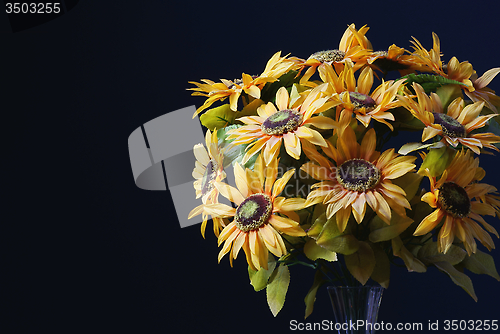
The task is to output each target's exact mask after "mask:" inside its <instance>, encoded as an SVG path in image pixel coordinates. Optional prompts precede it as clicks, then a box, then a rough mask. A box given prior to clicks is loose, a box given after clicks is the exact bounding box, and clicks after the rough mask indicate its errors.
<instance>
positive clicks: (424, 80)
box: [398, 73, 467, 94]
mask: <svg viewBox="0 0 500 334" xmlns="http://www.w3.org/2000/svg"><path fill="white" fill-rule="evenodd" d="M403 79H404V80H405V84H406V86H407V87H411V85H412V83H414V82H416V83H418V84H420V86H422V88H423V89H424V90H425V93H427V94H429V93H430V92H435V91H436V89H438V88H439V87H442V86H444V85H449V84H453V85H461V86H465V87H467V85H466V84H464V83H462V82H460V81H456V80H451V79H448V78H445V77H442V76H439V75H434V74H414V73H412V74H408V75H405V76H403V77H401V78H399V79H398V80H403Z"/></svg>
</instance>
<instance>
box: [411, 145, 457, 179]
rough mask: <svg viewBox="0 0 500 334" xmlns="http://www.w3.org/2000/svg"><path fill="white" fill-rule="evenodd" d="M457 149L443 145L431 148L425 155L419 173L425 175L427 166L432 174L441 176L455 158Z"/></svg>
mask: <svg viewBox="0 0 500 334" xmlns="http://www.w3.org/2000/svg"><path fill="white" fill-rule="evenodd" d="M455 152H456V151H455V150H454V149H452V148H450V147H441V148H435V149H430V150H429V153H427V156H426V157H425V159H424V161H423V162H422V165H421V166H420V169H419V170H418V173H419V174H421V175H423V172H424V171H425V169H426V168H428V169H429V172H430V174H431V176H440V175H441V174H443V172H444V170H445V169H446V167H448V165H449V164H450V163H451V160H453V157H454V156H455Z"/></svg>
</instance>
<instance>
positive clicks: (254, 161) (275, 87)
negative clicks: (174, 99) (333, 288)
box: [190, 24, 500, 317]
mask: <svg viewBox="0 0 500 334" xmlns="http://www.w3.org/2000/svg"><path fill="white" fill-rule="evenodd" d="M367 31H368V27H366V26H363V27H361V28H360V29H356V27H355V25H354V24H352V25H350V26H349V27H348V28H347V29H346V31H345V33H344V34H343V36H342V39H341V40H340V43H339V46H338V49H334V50H326V51H320V52H316V53H314V54H312V55H311V56H309V58H307V60H305V59H301V58H297V57H290V56H288V55H287V56H284V57H282V56H281V52H277V53H276V54H274V55H273V56H272V57H271V59H270V60H269V61H268V62H267V65H266V67H265V68H264V71H263V72H262V73H261V74H260V75H249V74H246V73H243V74H242V76H241V78H238V79H235V80H232V81H231V80H226V79H221V80H220V82H214V81H211V80H205V79H204V80H201V81H202V82H201V83H198V82H191V83H192V84H194V85H195V86H196V88H190V89H191V90H193V91H194V93H193V94H192V95H196V96H204V97H206V100H205V102H204V104H203V105H202V106H201V107H200V108H198V109H197V111H196V114H195V115H194V116H193V117H195V116H196V115H198V114H200V113H203V114H201V116H200V117H199V118H200V121H201V123H202V124H203V126H204V127H206V128H207V131H206V143H204V144H201V143H200V144H198V145H196V146H195V147H194V155H195V156H196V159H197V161H196V166H195V168H194V170H193V177H194V178H195V179H196V180H195V181H194V188H195V191H196V197H197V198H201V204H200V205H199V206H198V207H196V208H194V209H193V210H192V211H191V213H190V217H194V216H197V215H200V214H201V215H202V218H203V223H202V225H201V232H202V234H203V237H204V236H205V229H206V226H207V223H208V220H209V219H211V220H212V222H213V223H212V224H213V232H214V233H215V236H217V237H218V244H219V246H221V245H222V249H221V250H220V253H219V262H220V261H221V259H222V258H224V257H225V256H226V255H227V257H228V258H229V261H230V264H231V266H232V265H233V261H234V260H235V259H236V258H237V256H238V254H240V253H241V251H243V253H244V254H245V257H246V261H247V264H248V272H249V276H250V281H251V284H252V285H253V287H254V288H255V290H256V291H259V290H262V289H267V300H268V304H269V307H270V309H271V311H272V313H273V314H274V315H275V316H276V314H277V313H278V312H279V311H280V310H281V308H282V307H283V304H284V302H285V296H286V292H287V289H288V285H289V280H290V272H289V269H288V267H290V266H292V265H296V264H299V265H303V266H305V267H309V268H311V269H312V270H314V280H313V284H312V286H311V288H310V290H309V292H308V293H307V295H306V296H305V299H304V300H305V304H306V311H305V316H306V317H307V316H308V315H310V314H311V312H312V310H313V304H314V301H315V298H316V293H317V291H318V288H319V287H320V286H322V285H323V284H333V285H347V286H353V285H365V284H367V283H368V282H369V280H370V279H371V281H370V282H376V283H378V284H379V285H380V286H382V287H384V288H387V287H388V285H389V276H390V267H391V264H398V262H401V264H403V263H404V265H405V266H406V267H407V269H408V271H414V272H425V271H426V270H427V268H428V267H430V266H434V267H436V268H438V269H439V270H440V271H442V272H444V273H446V274H447V275H449V276H450V278H451V279H452V281H453V282H454V283H456V284H458V285H460V286H461V287H462V288H464V289H465V291H467V293H469V294H470V295H471V296H472V298H474V299H476V295H475V293H474V289H473V286H472V282H471V280H470V278H469V277H468V276H467V273H468V272H472V273H475V274H487V275H490V276H492V277H494V278H496V279H497V280H500V277H499V275H498V273H497V271H496V269H495V265H494V261H493V258H492V257H491V256H490V255H488V254H487V253H485V252H483V251H481V250H480V249H479V248H478V247H477V241H479V243H481V244H482V245H483V246H484V247H485V248H486V249H487V250H489V251H491V249H493V248H494V247H495V246H494V243H493V239H492V237H491V234H494V235H496V236H497V237H498V233H497V231H496V230H495V228H494V227H493V226H491V225H490V224H489V223H487V222H486V220H485V219H484V218H483V216H488V215H489V216H493V217H494V216H497V217H500V197H499V196H498V193H497V192H496V190H497V189H496V188H495V187H494V186H493V185H489V184H486V183H483V182H481V180H482V179H483V178H484V176H485V173H486V171H485V170H484V169H483V168H481V167H480V159H479V156H480V155H482V154H492V152H493V151H499V147H500V146H499V144H498V143H500V136H499V134H500V126H499V123H498V118H496V119H495V117H496V116H498V113H497V112H498V111H497V107H500V97H498V96H497V95H495V92H494V91H493V90H491V89H489V88H488V87H487V86H488V84H489V83H490V82H491V80H492V79H493V78H494V77H495V76H496V75H497V74H498V73H499V72H500V68H494V69H491V70H489V71H487V72H486V73H484V74H483V75H482V76H480V77H478V75H477V74H476V72H475V71H474V69H473V67H472V65H471V64H470V63H469V62H467V61H464V62H459V60H458V59H457V58H456V57H453V58H451V59H450V60H449V62H448V63H444V62H443V61H442V54H441V51H440V41H439V39H438V36H437V35H436V34H433V36H432V37H433V46H432V49H430V50H427V49H426V48H424V47H423V46H422V44H421V43H420V42H419V41H418V40H416V39H414V40H413V41H412V42H411V43H412V49H413V50H412V51H408V50H405V49H403V48H400V47H398V46H396V45H391V46H390V47H389V48H388V49H387V50H385V51H373V49H372V45H371V43H370V42H369V40H368V38H367V37H366V33H367ZM391 75H392V76H393V77H394V79H391V80H389V79H388V76H391ZM227 98H228V103H225V104H221V105H219V106H217V107H212V105H213V104H214V103H215V102H222V101H224V100H226V99H227ZM415 133H416V134H417V136H418V139H417V140H419V142H408V141H409V139H408V138H411V135H412V134H415ZM420 134H421V136H420ZM398 136H399V137H398ZM420 137H421V140H420ZM420 141H421V142H420ZM229 172H230V173H231V174H234V184H230V183H231V182H229V181H227V179H229V177H228V175H229V174H230V173H229ZM226 199H227V200H229V201H230V202H232V203H233V204H232V205H231V203H230V202H229V201H226ZM223 201H226V204H225V203H223Z"/></svg>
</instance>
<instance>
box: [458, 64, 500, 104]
mask: <svg viewBox="0 0 500 334" xmlns="http://www.w3.org/2000/svg"><path fill="white" fill-rule="evenodd" d="M498 73H500V67H496V68H492V69H491V70H488V71H486V72H485V73H484V74H483V75H482V76H481V77H479V78H478V77H477V75H476V73H474V74H473V75H472V77H471V80H472V85H473V86H474V91H472V92H470V91H468V90H466V91H465V95H467V96H468V97H469V99H471V100H472V101H473V102H477V101H483V102H484V104H485V105H486V107H488V108H489V109H490V110H491V111H493V112H494V113H498V110H497V108H496V106H500V97H499V96H497V95H495V91H494V90H492V89H490V88H488V87H486V86H488V84H489V83H490V82H491V80H493V79H494V78H495V77H496V76H497V74H498Z"/></svg>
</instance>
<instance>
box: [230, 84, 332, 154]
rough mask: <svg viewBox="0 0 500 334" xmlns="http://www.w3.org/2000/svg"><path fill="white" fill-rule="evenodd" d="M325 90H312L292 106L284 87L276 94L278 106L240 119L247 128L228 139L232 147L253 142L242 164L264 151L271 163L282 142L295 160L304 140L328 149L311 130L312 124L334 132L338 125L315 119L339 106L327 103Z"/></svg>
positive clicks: (260, 109) (271, 104)
mask: <svg viewBox="0 0 500 334" xmlns="http://www.w3.org/2000/svg"><path fill="white" fill-rule="evenodd" d="M324 87H325V86H324V85H320V86H317V87H316V88H314V89H312V90H311V91H310V92H309V94H308V95H307V97H306V98H305V99H304V100H303V102H302V103H300V99H298V100H297V101H299V103H298V105H297V106H294V105H293V103H294V102H296V101H292V100H291V99H290V96H289V94H288V92H287V90H286V88H285V87H281V88H280V89H279V90H278V92H277V93H276V106H275V105H274V104H273V103H272V102H269V103H267V104H265V105H262V106H260V107H259V108H258V109H257V113H258V116H248V117H241V118H238V119H237V120H238V121H241V122H243V123H244V124H245V125H243V126H242V127H240V128H237V129H232V130H229V131H228V132H227V133H228V134H229V136H228V139H229V140H231V139H234V141H233V142H232V144H233V145H239V144H248V143H251V144H250V145H248V147H247V152H246V153H245V156H244V157H243V163H245V162H246V161H248V159H250V158H251V157H252V156H253V155H254V154H255V153H257V152H258V151H260V150H262V149H264V152H263V153H264V160H265V162H266V164H269V163H270V161H271V160H272V159H274V158H275V157H277V155H278V154H279V149H280V147H281V141H282V140H283V141H284V142H285V149H286V152H287V153H288V154H289V155H290V156H292V157H293V158H295V159H299V157H300V153H301V142H303V141H309V142H311V143H313V144H315V145H320V146H327V143H326V141H325V139H324V138H323V137H322V136H321V134H320V133H319V132H318V131H316V130H314V129H312V128H310V127H309V125H313V126H315V127H317V128H320V129H333V128H334V127H335V126H336V123H335V122H334V121H333V120H332V119H330V118H327V117H324V116H315V117H312V116H313V115H314V114H317V113H320V112H322V111H325V110H327V109H330V108H332V107H334V106H335V105H336V102H334V101H328V97H322V96H321V91H322V90H323V89H324ZM327 101H328V102H327ZM276 107H277V108H276ZM252 142H253V143H252Z"/></svg>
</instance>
